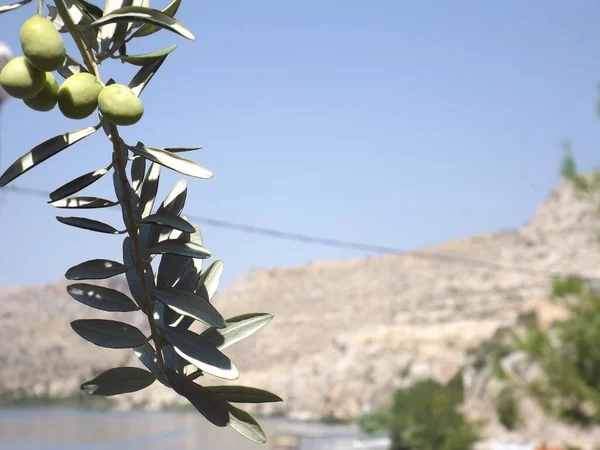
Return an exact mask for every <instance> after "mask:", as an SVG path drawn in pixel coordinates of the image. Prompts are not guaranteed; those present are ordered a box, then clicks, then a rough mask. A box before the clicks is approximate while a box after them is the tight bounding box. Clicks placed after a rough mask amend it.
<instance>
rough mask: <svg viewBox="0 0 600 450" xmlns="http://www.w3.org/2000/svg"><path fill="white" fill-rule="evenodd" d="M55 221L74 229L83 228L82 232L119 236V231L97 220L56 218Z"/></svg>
mask: <svg viewBox="0 0 600 450" xmlns="http://www.w3.org/2000/svg"><path fill="white" fill-rule="evenodd" d="M56 220H58V221H59V222H60V223H64V224H65V225H69V226H72V227H76V228H83V229H84V230H90V231H97V232H98V233H106V234H119V230H117V229H116V228H114V227H112V226H111V225H108V224H106V223H103V222H100V221H98V220H93V219H87V218H85V217H64V216H56Z"/></svg>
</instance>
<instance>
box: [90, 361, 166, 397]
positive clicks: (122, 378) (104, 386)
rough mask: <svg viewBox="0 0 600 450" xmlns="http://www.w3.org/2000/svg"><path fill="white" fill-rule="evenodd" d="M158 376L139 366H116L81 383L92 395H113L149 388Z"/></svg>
mask: <svg viewBox="0 0 600 450" xmlns="http://www.w3.org/2000/svg"><path fill="white" fill-rule="evenodd" d="M155 381H156V376H154V375H153V374H152V373H151V372H148V371H147V370H144V369H140V368H138V367H116V368H114V369H109V370H107V371H105V372H103V373H101V374H100V375H98V376H97V377H96V378H94V379H93V380H90V381H86V382H85V383H83V384H82V385H81V390H82V391H84V392H86V393H88V394H92V395H103V396H107V397H108V396H112V395H119V394H127V393H130V392H136V391H140V390H142V389H145V388H147V387H148V386H150V385H151V384H152V383H154V382H155Z"/></svg>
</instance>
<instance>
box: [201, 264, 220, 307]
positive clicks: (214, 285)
mask: <svg viewBox="0 0 600 450" xmlns="http://www.w3.org/2000/svg"><path fill="white" fill-rule="evenodd" d="M222 273H223V261H215V262H213V263H212V264H211V265H210V266H208V269H206V271H204V273H203V274H202V275H201V276H200V279H199V280H198V287H197V288H196V291H197V292H198V291H200V292H202V291H205V292H206V294H208V299H209V300H210V299H212V298H213V296H214V295H215V293H216V292H217V289H218V288H219V280H220V278H221V274H222ZM202 287H203V288H202Z"/></svg>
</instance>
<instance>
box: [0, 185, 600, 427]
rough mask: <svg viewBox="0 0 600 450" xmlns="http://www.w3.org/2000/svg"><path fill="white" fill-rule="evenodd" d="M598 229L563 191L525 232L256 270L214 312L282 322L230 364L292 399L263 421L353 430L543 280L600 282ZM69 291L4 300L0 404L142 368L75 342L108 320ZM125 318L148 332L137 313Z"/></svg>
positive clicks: (442, 372)
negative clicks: (3, 395)
mask: <svg viewBox="0 0 600 450" xmlns="http://www.w3.org/2000/svg"><path fill="white" fill-rule="evenodd" d="M599 226H600V223H598V220H597V218H596V216H595V215H594V213H593V211H592V210H591V208H590V207H588V206H587V205H586V204H584V203H582V202H578V201H576V200H575V198H574V193H573V192H572V191H571V189H570V188H569V187H568V186H565V185H563V186H560V187H558V188H557V189H556V190H555V191H553V192H552V193H551V194H550V195H549V197H548V198H547V199H546V201H545V202H544V203H543V204H542V205H540V206H539V208H538V209H537V211H535V213H534V214H533V217H532V219H531V221H529V222H528V223H527V224H526V225H525V226H523V227H522V228H521V229H517V230H513V231H507V232H502V233H497V234H490V235H481V236H474V237H470V238H466V239H461V240H457V241H453V242H449V243H446V244H443V245H438V246H433V247H430V248H425V249H422V250H421V251H419V252H418V253H409V254H402V255H391V256H383V257H377V258H369V259H360V260H358V259H357V260H344V261H329V262H320V263H314V264H310V265H304V266H298V267H286V268H277V269H269V270H254V271H251V272H249V273H248V274H246V275H245V276H243V277H241V278H240V279H238V280H237V281H235V282H234V283H233V284H232V286H231V287H230V288H228V289H226V290H224V291H223V292H221V293H219V294H217V298H216V300H215V301H216V302H218V304H219V309H220V310H221V311H222V312H223V314H224V315H225V316H226V317H230V316H233V315H237V314H241V313H245V312H250V311H257V312H259V311H260V312H270V313H273V314H274V315H275V319H274V320H273V321H271V322H270V324H269V325H268V326H267V327H265V328H263V329H262V330H261V331H260V332H258V333H257V334H255V335H254V336H252V337H251V338H249V339H247V340H245V341H242V342H240V343H238V344H236V345H235V346H233V347H230V348H229V349H227V351H226V352H227V353H228V354H229V355H230V356H231V357H232V358H233V360H234V361H235V362H236V364H237V366H238V367H239V369H240V371H241V373H242V376H241V378H240V380H238V382H239V383H243V384H250V385H253V386H257V387H262V388H265V389H269V390H272V391H274V392H276V393H278V394H280V395H281V396H282V397H283V398H284V399H285V402H284V403H280V404H271V405H267V406H266V407H264V408H263V409H258V410H255V412H260V413H264V414H275V413H284V414H286V415H289V416H291V417H296V418H323V417H336V418H351V417H355V416H356V415H358V414H359V413H360V411H361V409H363V408H367V407H372V406H377V405H381V404H384V403H385V402H386V401H388V399H389V395H390V391H391V390H392V389H393V388H395V387H398V386H405V385H407V384H410V383H411V382H413V381H414V380H417V379H420V378H424V377H434V378H437V379H440V380H448V379H449V378H450V377H452V376H453V375H454V374H455V373H456V371H457V369H458V368H459V367H460V366H461V365H462V364H463V363H464V362H465V358H466V350H467V349H468V348H471V347H473V346H476V345H477V344H478V343H480V342H481V341H482V340H483V339H486V338H488V337H490V336H491V335H492V334H493V333H494V331H495V330H496V329H497V328H498V327H500V326H503V325H507V324H511V323H513V322H514V321H515V320H516V317H517V315H518V314H519V313H520V312H521V311H522V310H523V309H524V308H527V307H530V306H529V305H532V304H537V303H538V302H539V301H543V300H544V298H545V297H546V296H547V294H548V288H549V279H548V278H546V277H544V276H543V275H540V274H543V273H550V272H561V273H567V272H575V273H580V274H585V275H588V276H600V247H599V245H598V244H597V241H596V230H598V229H599ZM438 254H443V255H447V256H452V257H453V258H469V259H475V260H483V261H489V262H492V263H494V264H496V265H498V266H506V267H521V268H525V269H526V270H524V271H519V270H513V271H510V270H503V269H501V267H490V266H486V265H483V264H470V265H469V264H459V263H457V262H456V260H448V259H442V258H438V256H437V255H438ZM531 271H533V272H535V274H534V273H532V272H531ZM113 283H122V281H121V280H115V281H113ZM65 285H66V283H59V284H55V285H50V286H38V287H32V288H27V289H14V290H11V291H7V292H3V291H1V290H0V302H1V303H2V305H3V308H2V310H1V311H0V392H2V391H15V390H16V389H24V390H25V391H26V392H28V393H30V394H40V395H44V394H49V395H51V396H59V395H66V394H68V393H69V392H72V391H73V390H76V389H77V387H78V385H79V383H80V382H81V380H82V379H84V378H86V377H88V376H89V375H90V374H91V373H92V372H93V371H95V370H101V369H105V368H107V366H109V365H111V364H123V363H129V364H131V363H134V362H136V360H135V357H134V358H132V357H131V356H132V355H131V352H128V351H115V350H104V349H101V348H98V347H95V346H93V345H92V344H89V343H87V342H85V341H83V340H82V339H80V338H79V337H78V336H77V335H75V333H73V332H72V331H71V329H70V327H69V325H68V324H69V321H71V320H73V319H75V318H81V317H93V316H98V317H104V316H106V315H103V314H101V313H96V314H93V313H92V311H91V310H90V309H89V308H87V307H84V306H81V305H79V304H77V302H75V301H74V300H72V299H71V298H70V297H68V295H67V294H66V293H65V291H64V286H65ZM122 316H124V317H125V318H126V320H128V321H131V322H132V323H134V324H136V325H137V326H140V327H141V328H144V326H145V324H144V323H143V320H140V319H143V317H141V315H140V314H134V313H128V314H123V315H122ZM112 317H113V318H114V317H115V316H114V315H113V316H112ZM136 319H137V320H136ZM216 381H218V380H216ZM172 399H173V398H172V397H170V396H169V392H168V391H166V390H163V389H162V387H161V386H160V385H159V384H158V383H156V384H155V385H153V386H152V388H151V389H148V390H145V391H142V392H140V393H135V394H131V395H128V396H126V397H124V398H123V400H122V401H124V402H126V403H125V405H133V404H136V405H145V406H147V407H158V406H160V405H161V404H163V403H168V402H170V401H172Z"/></svg>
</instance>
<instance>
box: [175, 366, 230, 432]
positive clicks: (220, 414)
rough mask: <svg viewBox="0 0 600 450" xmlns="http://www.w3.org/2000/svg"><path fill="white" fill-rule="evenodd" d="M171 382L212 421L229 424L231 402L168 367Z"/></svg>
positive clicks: (224, 424) (180, 393)
mask: <svg viewBox="0 0 600 450" xmlns="http://www.w3.org/2000/svg"><path fill="white" fill-rule="evenodd" d="M167 377H168V379H169V383H170V384H171V387H172V388H173V390H174V391H175V392H177V393H178V394H179V395H181V396H182V397H185V398H186V399H187V400H188V401H189V402H190V403H191V404H192V405H193V406H194V408H196V410H198V412H199V413H200V414H202V415H203V416H204V417H205V418H206V419H207V420H208V421H209V422H210V423H212V424H213V425H216V426H218V427H225V426H227V425H228V424H229V404H228V403H227V402H226V401H225V400H223V399H222V398H220V397H219V396H217V395H216V394H214V393H212V392H210V391H209V390H208V389H206V388H205V387H203V386H200V385H199V384H196V383H194V382H193V381H191V380H189V379H187V378H186V377H184V376H182V375H180V374H178V373H177V372H175V371H174V370H173V369H167Z"/></svg>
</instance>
